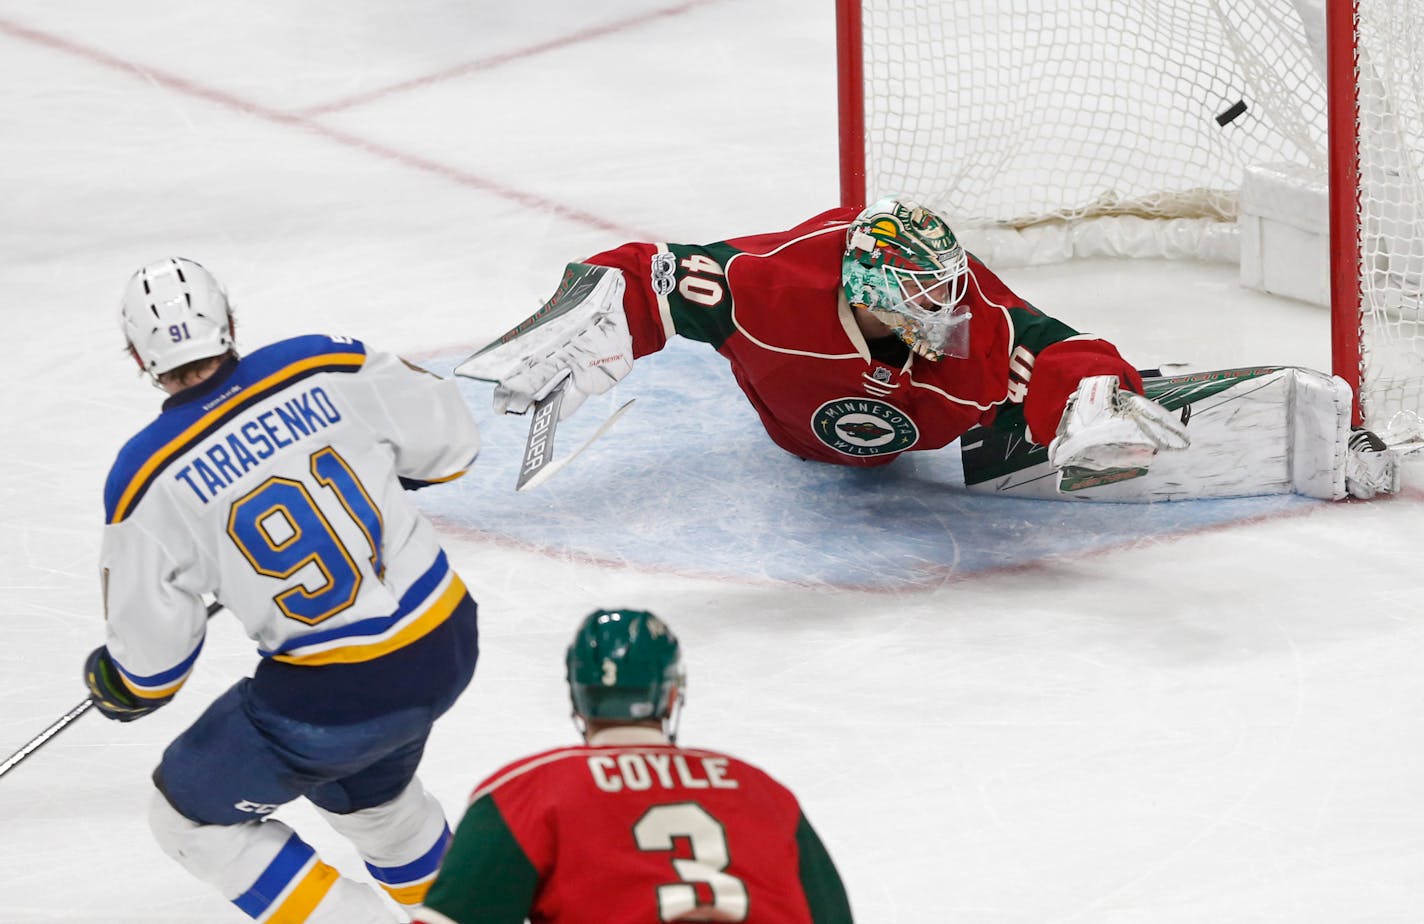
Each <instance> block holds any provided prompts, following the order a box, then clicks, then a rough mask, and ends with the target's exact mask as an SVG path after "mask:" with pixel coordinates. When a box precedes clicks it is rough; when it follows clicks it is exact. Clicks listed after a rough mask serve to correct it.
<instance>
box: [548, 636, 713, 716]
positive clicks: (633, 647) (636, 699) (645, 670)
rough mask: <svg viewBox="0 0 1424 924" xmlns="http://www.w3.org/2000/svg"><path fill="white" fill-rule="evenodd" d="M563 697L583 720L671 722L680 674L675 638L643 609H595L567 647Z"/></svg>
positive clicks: (678, 695) (679, 698)
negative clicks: (565, 694) (565, 695)
mask: <svg viewBox="0 0 1424 924" xmlns="http://www.w3.org/2000/svg"><path fill="white" fill-rule="evenodd" d="M565 663H566V666H567V669H568V673H567V677H568V682H569V698H570V699H571V700H572V701H573V708H574V715H575V716H576V717H581V718H583V719H611V720H615V721H634V722H641V721H646V720H648V719H661V720H663V723H664V725H665V726H666V725H667V724H668V723H669V722H670V721H672V720H673V719H675V713H676V711H677V708H678V706H679V705H680V704H681V702H682V689H683V686H684V683H685V675H684V673H683V669H682V651H681V646H680V645H679V644H678V641H677V636H676V635H674V634H673V632H672V630H671V629H669V628H668V627H667V625H666V624H664V623H663V621H662V620H660V619H658V617H656V616H654V615H653V614H652V613H649V612H646V611H644V610H595V611H594V612H592V613H590V614H589V615H588V616H587V617H585V618H584V621H583V622H582V624H580V625H579V628H578V632H577V633H575V635H574V640H573V642H572V643H570V644H569V650H568V654H567V657H566V659H565Z"/></svg>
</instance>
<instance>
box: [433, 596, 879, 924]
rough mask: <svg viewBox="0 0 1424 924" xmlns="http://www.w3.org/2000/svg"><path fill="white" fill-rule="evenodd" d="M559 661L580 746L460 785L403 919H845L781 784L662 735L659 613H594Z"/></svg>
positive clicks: (671, 684) (831, 867)
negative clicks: (457, 817)
mask: <svg viewBox="0 0 1424 924" xmlns="http://www.w3.org/2000/svg"><path fill="white" fill-rule="evenodd" d="M565 666H566V671H567V679H568V684H569V697H570V699H571V701H572V703H573V711H574V721H575V724H576V725H577V726H578V728H579V731H580V733H581V734H582V735H583V738H584V743H583V744H582V745H579V746H575V747H563V748H556V749H554V750H550V751H544V752H542V753H539V754H534V755H531V756H529V757H526V758H524V759H522V760H518V761H515V762H514V763H512V764H509V765H508V766H506V767H504V768H503V769H501V770H499V771H498V772H496V773H495V774H493V775H492V776H490V777H489V778H488V779H487V780H486V781H485V782H483V783H481V784H480V785H479V786H478V787H477V788H476V789H475V792H474V795H473V796H472V797H471V799H470V805H469V808H468V809H467V810H466V812H465V817H464V820H463V821H461V822H460V827H459V829H458V830H457V831H456V832H455V839H454V841H453V842H452V843H451V845H450V851H449V853H448V854H447V855H446V857H445V861H444V863H443V864H442V866H441V870H440V874H439V876H438V877H437V879H436V881H435V884H434V885H433V886H432V887H431V889H430V892H429V894H428V895H427V896H426V899H425V901H426V907H424V908H422V909H419V910H418V911H417V912H416V915H415V921H416V924H524V921H526V920H531V921H541V922H545V924H603V922H606V921H747V922H756V924H850V922H851V911H850V903H849V902H848V900H847V899H846V893H845V888H844V886H843V885H842V883H841V879H840V875H839V874H838V873H837V871H836V867H835V864H833V863H832V862H831V858H830V855H829V854H828V853H827V852H826V849H825V847H824V846H823V845H822V843H821V840H820V838H819V837H817V835H816V832H815V830H814V829H813V828H812V827H811V825H810V823H809V822H808V821H807V820H806V816H805V815H804V814H803V813H802V811H801V807H800V805H799V803H798V802H797V800H796V797H795V796H794V795H792V794H791V792H790V790H788V789H787V788H786V787H785V786H783V785H781V784H780V783H778V782H776V780H774V779H772V778H771V777H770V776H768V775H767V774H766V773H764V772H763V771H761V770H759V769H757V768H756V767H754V766H752V765H751V764H748V763H744V762H743V761H740V760H738V759H737V758H735V757H731V756H729V755H727V754H723V753H720V752H717V751H710V750H703V749H700V748H687V747H680V746H678V745H676V744H674V743H673V740H672V726H673V725H674V723H675V722H676V720H677V714H678V711H679V709H680V707H681V704H682V694H683V688H684V685H685V676H684V673H683V667H682V651H681V645H679V643H678V640H677V636H676V635H674V634H673V631H672V630H671V629H670V628H668V626H667V624H666V623H664V622H663V621H662V620H661V619H659V618H658V617H657V616H654V615H653V614H652V613H649V612H647V611H646V610H638V609H600V610H595V611H594V612H592V613H590V614H589V615H588V616H586V617H585V618H584V620H583V621H582V622H581V623H580V624H579V627H578V631H577V632H576V633H575V634H574V638H573V641H572V642H571V643H570V645H569V647H568V650H567V652H566V654H565Z"/></svg>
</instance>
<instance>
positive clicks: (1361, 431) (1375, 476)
mask: <svg viewBox="0 0 1424 924" xmlns="http://www.w3.org/2000/svg"><path fill="white" fill-rule="evenodd" d="M1398 490H1399V453H1397V452H1395V451H1394V450H1393V449H1390V448H1389V446H1387V445H1386V444H1385V441H1384V440H1382V439H1380V438H1379V437H1378V436H1376V435H1375V434H1374V433H1373V432H1372V431H1370V430H1366V429H1365V428H1364V427H1356V428H1354V430H1353V431H1352V432H1351V433H1350V441H1349V442H1348V443H1347V444H1346V456H1345V493H1347V494H1349V495H1350V496H1351V497H1357V498H1359V499H1361V500H1369V499H1370V498H1372V497H1374V496H1376V495H1379V494H1394V493H1396V492H1397V491H1398Z"/></svg>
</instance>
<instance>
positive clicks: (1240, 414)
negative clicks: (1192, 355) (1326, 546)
mask: <svg viewBox="0 0 1424 924" xmlns="http://www.w3.org/2000/svg"><path fill="white" fill-rule="evenodd" d="M1146 385H1147V388H1146V390H1147V394H1148V395H1149V396H1151V397H1152V398H1153V399H1154V400H1155V401H1156V402H1157V403H1158V404H1159V405H1161V406H1163V407H1165V408H1167V409H1168V410H1169V411H1172V412H1173V413H1174V414H1175V415H1182V414H1185V417H1186V419H1187V431H1188V432H1189V433H1190V435H1191V446H1190V448H1188V449H1187V450H1185V451H1183V452H1170V453H1161V454H1159V455H1158V456H1157V457H1156V458H1155V459H1154V460H1153V463H1152V465H1151V467H1150V468H1147V469H1134V470H1127V471H1123V472H1118V473H1114V474H1113V475H1112V477H1110V478H1105V477H1083V478H1081V479H1074V480H1064V481H1063V482H1061V483H1059V482H1058V481H1057V478H1056V477H1055V476H1056V475H1057V472H1055V470H1054V467H1053V466H1052V464H1051V463H1050V462H1049V461H1048V460H1047V458H1046V453H1044V452H1043V451H1042V450H1037V451H1028V452H1023V453H1019V454H1016V455H1014V456H1013V457H1012V458H1008V457H1006V456H1004V455H1003V453H1005V452H1008V451H1009V450H1010V448H1011V447H1012V446H1015V445H1018V444H1015V443H1014V442H1013V441H1011V440H1010V441H1004V440H999V441H998V442H993V443H991V442H989V441H987V440H984V437H982V436H976V437H975V438H974V439H972V440H970V435H966V440H969V442H967V443H966V444H965V446H966V455H965V483H966V484H967V485H968V486H969V489H970V490H971V491H988V492H992V493H998V494H1009V495H1013V496H1019V497H1045V498H1052V497H1056V498H1059V499H1065V500H1067V499H1085V500H1107V501H1159V500H1195V499H1201V498H1211V497H1245V496H1253V495H1265V494H1288V493H1292V492H1294V493H1297V494H1304V495H1307V496H1309V497H1318V498H1324V499H1328V500H1339V499H1341V498H1344V497H1347V496H1357V497H1358V496H1364V493H1365V492H1367V491H1368V490H1370V486H1371V485H1373V487H1374V491H1375V493H1381V492H1387V491H1391V490H1395V489H1396V487H1397V484H1398V463H1397V458H1396V456H1397V454H1396V453H1395V452H1394V451H1393V450H1386V451H1385V452H1384V453H1382V454H1381V453H1379V452H1378V451H1376V450H1371V449H1368V448H1366V446H1365V445H1363V444H1360V443H1359V442H1358V440H1359V438H1358V437H1356V439H1357V444H1356V445H1355V446H1351V445H1350V441H1351V434H1352V431H1351V429H1350V413H1351V393H1350V387H1349V385H1347V384H1346V383H1345V382H1344V380H1342V379H1339V378H1336V377H1334V376H1330V375H1326V374H1324V373H1321V372H1315V371H1312V370H1309V369H1300V368H1294V367H1288V366H1287V367H1283V366H1257V367H1249V368H1242V369H1228V370H1221V371H1213V372H1200V373H1193V374H1190V375H1180V376H1172V377H1170V378H1157V379H1149V380H1148V381H1147V383H1146ZM1371 454H1374V455H1377V456H1380V458H1377V459H1369V458H1366V456H1368V455H1371ZM1352 456H1353V457H1354V458H1353V459H1352ZM1371 469H1373V471H1374V472H1375V474H1373V475H1370V474H1369V472H1370V470H1371Z"/></svg>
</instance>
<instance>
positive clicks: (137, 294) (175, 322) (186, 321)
mask: <svg viewBox="0 0 1424 924" xmlns="http://www.w3.org/2000/svg"><path fill="white" fill-rule="evenodd" d="M119 323H120V325H121V326H122V327H123V331H124V337H125V338H127V340H128V345H129V352H130V353H131V354H132V355H133V358H134V359H135V360H136V361H137V362H138V364H139V368H141V369H142V370H143V371H144V372H147V373H148V374H149V375H150V376H151V377H153V378H154V379H155V380H157V378H158V376H160V375H162V374H163V373H165V372H170V371H172V370H174V369H177V368H178V367H179V366H182V365H184V364H186V363H191V362H195V361H197V360H200V359H207V358H208V357H211V356H221V355H223V354H224V353H226V352H228V351H229V350H231V349H232V346H233V322H232V312H231V309H230V308H229V307H228V302H227V293H226V292H224V291H223V287H222V286H221V285H219V284H218V281H217V280H216V279H214V278H213V275H212V274H211V273H209V272H208V271H207V270H206V269H204V268H203V267H202V266H200V265H199V264H197V263H194V262H193V261H192V260H186V259H184V258H182V257H168V258H165V259H163V260H159V261H157V262H154V263H150V264H148V265H147V266H145V267H143V268H142V269H140V270H139V271H138V272H136V273H134V274H133V276H132V277H131V278H130V279H129V282H128V285H127V286H126V287H125V288H124V300H123V303H122V304H121V305H120V306H119Z"/></svg>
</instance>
